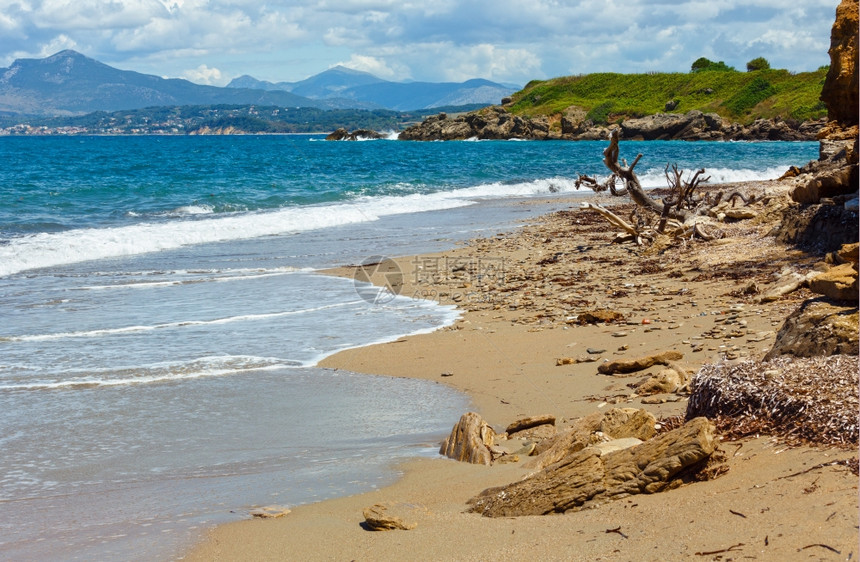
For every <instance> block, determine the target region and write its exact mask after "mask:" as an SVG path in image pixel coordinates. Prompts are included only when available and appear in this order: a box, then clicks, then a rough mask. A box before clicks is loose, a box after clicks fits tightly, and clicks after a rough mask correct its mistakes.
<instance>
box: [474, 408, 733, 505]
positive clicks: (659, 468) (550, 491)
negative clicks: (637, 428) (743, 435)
mask: <svg viewBox="0 0 860 562" xmlns="http://www.w3.org/2000/svg"><path fill="white" fill-rule="evenodd" d="M717 443H718V441H717V438H716V432H715V428H714V425H713V424H712V423H711V422H710V421H708V419H707V418H701V417H700V418H695V419H693V420H691V421H689V422H687V423H686V424H684V425H683V426H681V427H679V428H677V429H675V430H672V431H669V432H667V433H664V434H662V435H660V436H657V437H654V438H653V439H651V440H649V441H646V442H644V443H642V444H639V445H635V446H632V447H627V448H622V449H619V450H613V449H614V448H613V447H605V448H604V449H603V450H601V448H598V447H587V448H585V449H582V450H580V451H577V452H574V453H572V454H570V455H567V456H566V457H564V458H563V459H562V460H560V461H559V462H557V463H555V464H552V465H550V466H549V467H547V468H545V469H543V470H541V471H539V472H536V473H534V474H532V475H530V476H528V477H526V478H525V479H523V480H520V481H519V482H514V483H513V484H508V485H507V486H500V487H496V488H489V489H487V490H484V491H483V492H481V493H480V494H479V495H478V496H476V497H474V498H472V499H471V500H469V505H470V511H472V512H474V513H480V514H481V515H484V516H485V517H515V516H521V515H546V514H550V513H564V512H566V511H570V510H578V509H582V508H583V507H587V506H588V505H590V504H593V503H598V502H605V501H610V500H614V499H619V498H624V497H627V496H630V495H634V494H643V493H646V494H653V493H655V492H660V491H662V490H664V489H666V488H667V487H670V485H671V483H672V480H673V479H674V478H675V476H677V475H678V474H679V473H680V472H681V471H682V470H684V469H685V468H688V467H691V466H693V465H696V464H697V463H700V462H701V461H703V460H705V459H707V458H708V457H709V456H710V455H711V454H712V453H713V452H714V451H715V450H716V448H717ZM605 451H608V452H605Z"/></svg>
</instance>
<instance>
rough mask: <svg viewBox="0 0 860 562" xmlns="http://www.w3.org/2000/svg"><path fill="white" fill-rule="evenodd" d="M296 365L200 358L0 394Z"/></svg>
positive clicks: (69, 375) (75, 375)
mask: <svg viewBox="0 0 860 562" xmlns="http://www.w3.org/2000/svg"><path fill="white" fill-rule="evenodd" d="M296 366H298V364H297V363H295V362H291V361H285V360H283V359H278V358H275V357H254V356H245V355H223V356H210V357H201V358H198V359H194V360H191V361H170V362H164V363H157V364H153V365H148V366H145V367H119V368H112V369H90V370H88V371H86V372H75V371H65V372H63V374H62V375H63V380H59V381H57V380H54V381H47V380H41V381H33V382H8V383H6V384H0V391H4V390H5V391H14V390H58V389H75V388H92V387H116V386H129V385H139V384H150V383H159V382H168V381H178V380H187V379H197V378H203V377H219V376H224V375H232V374H237V373H244V372H250V371H262V370H273V369H283V368H294V367H296Z"/></svg>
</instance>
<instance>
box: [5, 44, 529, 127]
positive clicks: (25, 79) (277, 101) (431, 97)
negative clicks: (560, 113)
mask: <svg viewBox="0 0 860 562" xmlns="http://www.w3.org/2000/svg"><path fill="white" fill-rule="evenodd" d="M515 90H516V88H512V87H507V86H504V85H501V84H496V83H494V82H489V81H486V80H470V81H468V82H464V83H460V84H457V83H426V82H413V83H400V82H389V81H386V80H382V79H380V78H377V77H375V76H373V75H372V74H368V73H365V72H359V71H355V70H350V69H346V68H343V67H336V68H333V69H330V70H327V71H325V72H322V73H320V74H317V75H316V76H312V77H311V78H308V79H306V80H302V81H301V82H295V83H284V82H281V83H278V84H273V83H271V82H263V81H260V80H256V79H254V78H251V77H249V76H243V77H241V78H237V79H236V80H233V82H231V83H230V84H229V85H228V87H225V88H222V87H217V86H203V85H200V84H194V83H193V82H189V81H188V80H183V79H179V78H161V77H159V76H154V75H149V74H141V73H139V72H133V71H129V70H119V69H117V68H114V67H112V66H109V65H107V64H104V63H101V62H99V61H97V60H95V59H92V58H89V57H86V56H84V55H82V54H80V53H78V52H76V51H72V50H65V51H60V52H59V53H56V54H54V55H51V56H49V57H47V58H44V59H18V60H16V61H14V62H13V63H12V65H11V66H9V68H0V112H3V113H6V114H28V115H80V114H85V113H90V112H94V111H117V110H124V109H140V108H144V107H155V106H182V105H212V104H238V105H241V104H245V105H247V104H258V105H271V106H279V107H314V108H320V109H381V108H385V109H398V110H403V109H424V108H427V107H436V106H442V105H461V104H468V103H486V104H488V105H489V104H492V103H499V101H500V100H501V98H502V97H503V96H507V95H510V94H511V93H513V92H514V91H515Z"/></svg>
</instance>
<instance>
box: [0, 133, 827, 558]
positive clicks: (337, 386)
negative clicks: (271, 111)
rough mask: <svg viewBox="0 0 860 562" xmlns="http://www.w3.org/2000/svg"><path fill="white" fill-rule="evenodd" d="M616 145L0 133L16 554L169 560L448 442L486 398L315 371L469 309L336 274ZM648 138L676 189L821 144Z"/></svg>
mask: <svg viewBox="0 0 860 562" xmlns="http://www.w3.org/2000/svg"><path fill="white" fill-rule="evenodd" d="M604 144H605V143H600V142H581V143H571V142H552V141H551V142H504V141H486V142H485V141H481V142H467V141H464V142H445V143H434V142H431V143H410V142H400V141H386V140H380V141H368V142H326V141H324V140H322V138H321V137H319V136H249V137H68V138H64V137H44V138H30V137H28V138H22V137H9V138H0V558H3V559H46V558H50V559H68V560H74V559H92V558H101V559H117V560H129V559H140V560H144V559H145V560H151V559H168V558H170V557H172V556H175V555H176V554H177V553H178V552H180V550H181V549H182V548H184V547H185V546H186V545H187V544H188V542H189V541H192V540H194V539H195V538H197V537H198V536H199V535H200V533H201V532H202V531H203V530H204V529H205V528H207V527H208V526H211V525H212V524H215V523H218V522H223V521H228V520H231V519H236V518H241V517H246V516H247V513H248V510H249V509H251V508H252V507H254V506H260V505H270V504H278V505H284V506H294V505H298V504H301V503H307V502H311V501H317V500H320V499H324V498H329V497H334V496H341V495H346V494H352V493H357V492H361V491H365V490H368V489H371V488H373V487H376V486H380V485H383V484H385V483H388V482H390V481H391V479H392V478H394V477H395V474H394V473H393V472H392V470H393V469H392V467H393V466H394V464H395V463H396V462H397V461H398V460H401V459H404V458H409V457H414V456H420V455H434V454H435V453H436V450H437V448H438V441H439V440H440V439H441V437H443V436H444V434H445V433H446V432H447V431H449V430H450V427H451V425H452V424H453V423H454V422H455V421H456V419H457V418H458V417H459V415H460V414H461V413H462V412H463V411H464V410H465V409H466V408H467V407H468V401H467V400H466V398H465V397H464V396H462V395H460V394H458V393H455V392H454V391H452V390H450V389H448V388H447V387H445V386H442V385H439V384H433V383H430V382H426V381H415V380H406V379H392V378H383V377H373V376H367V375H357V374H354V373H349V372H345V371H334V370H327V369H319V368H316V367H314V365H316V363H317V362H318V361H319V360H320V359H321V358H322V357H325V356H327V355H329V354H332V353H335V352H337V351H338V350H342V349H346V348H350V347H355V346H361V345H368V344H370V343H374V342H383V341H391V340H394V339H396V338H399V337H401V336H403V335H407V334H415V333H421V332H427V331H431V330H434V329H438V328H440V327H443V326H446V325H448V324H450V323H452V322H453V321H454V319H455V318H456V317H457V312H456V310H454V309H452V308H450V307H445V306H440V305H437V304H434V303H431V302H427V301H420V300H413V299H410V298H407V296H405V295H401V296H398V297H397V298H394V299H389V298H386V299H382V300H377V299H369V298H367V294H368V293H367V291H366V287H365V286H363V285H361V284H360V283H357V282H356V281H354V280H351V279H341V278H334V277H329V276H325V275H321V274H320V273H319V270H320V269H322V268H326V267H330V266H335V265H340V264H355V263H361V262H362V261H364V260H366V259H368V258H369V257H371V256H386V255H406V254H411V253H417V252H427V251H436V250H441V249H444V248H446V247H450V246H452V245H453V244H454V243H455V242H456V241H458V240H462V239H465V238H469V237H471V236H474V235H479V234H482V233H486V232H491V233H495V232H497V231H498V230H500V229H510V228H514V227H515V226H516V225H517V224H518V221H520V220H521V219H523V218H526V217H528V216H532V215H533V214H534V213H536V212H539V211H543V210H547V209H551V208H553V204H552V198H553V197H557V196H558V195H559V194H562V195H565V194H570V193H572V192H574V180H575V178H576V174H577V173H585V174H589V175H593V176H603V175H605V174H606V171H605V170H604V169H603V168H602V164H601V157H602V150H603V148H604ZM637 152H641V153H642V154H643V158H642V160H641V161H640V163H639V165H638V167H637V170H638V172H639V174H640V177H641V178H642V180H643V184H645V185H646V186H650V187H655V186H659V185H663V183H664V181H665V180H664V177H663V170H664V167H665V165H666V163H667V162H673V163H677V164H678V165H679V167H681V168H683V169H694V168H699V167H705V168H706V169H707V174H708V175H710V176H711V177H712V180H711V181H739V180H746V179H769V178H774V177H777V176H779V175H780V174H781V173H782V172H783V171H784V170H785V169H786V168H787V167H788V166H790V165H801V164H803V163H805V162H806V161H808V160H811V159H814V158H815V157H816V155H817V144H815V143H682V142H650V143H636V142H629V143H626V142H622V156H625V157H626V158H627V159H628V160H630V161H632V159H633V158H634V157H635V155H636V153H637ZM538 200H540V201H541V203H540V204H538V203H537V201H538ZM547 200H549V203H546V201H547ZM509 201H517V202H518V204H517V205H511V204H508V202H509ZM531 201H534V203H531ZM559 205H561V203H559ZM374 259H378V258H374Z"/></svg>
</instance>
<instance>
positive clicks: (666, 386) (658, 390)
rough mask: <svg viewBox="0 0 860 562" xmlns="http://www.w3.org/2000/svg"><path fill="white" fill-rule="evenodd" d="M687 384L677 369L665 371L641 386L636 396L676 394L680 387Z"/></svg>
mask: <svg viewBox="0 0 860 562" xmlns="http://www.w3.org/2000/svg"><path fill="white" fill-rule="evenodd" d="M685 382H686V381H685V380H684V376H683V375H681V374H680V373H678V371H676V370H675V369H663V370H662V371H660V372H659V373H657V374H656V375H654V376H653V377H651V378H650V379H648V380H647V381H645V382H643V383H642V384H641V385H639V387H638V388H637V389H636V394H638V395H639V396H648V395H651V394H665V393H668V392H675V391H676V390H678V388H679V387H681V386H683V385H684V383H685Z"/></svg>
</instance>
